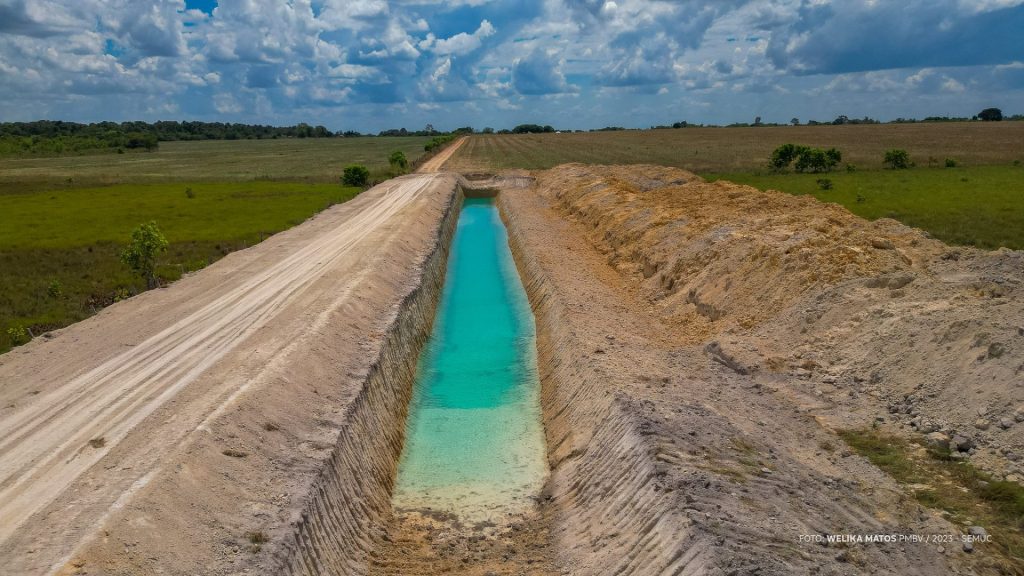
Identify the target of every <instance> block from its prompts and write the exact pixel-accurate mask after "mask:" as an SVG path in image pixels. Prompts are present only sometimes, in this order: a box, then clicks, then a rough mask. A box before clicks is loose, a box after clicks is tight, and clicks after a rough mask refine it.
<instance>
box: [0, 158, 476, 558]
mask: <svg viewBox="0 0 1024 576" xmlns="http://www.w3.org/2000/svg"><path fill="white" fill-rule="evenodd" d="M456 146H457V144H456V145H455V146H452V147H450V148H449V149H448V150H447V151H446V153H448V154H450V151H453V149H454V148H455V147H456ZM446 153H442V154H440V155H438V157H436V158H435V159H434V160H433V162H435V163H436V165H440V163H443V161H444V160H445V159H446V157H447V156H446ZM434 165H435V164H432V166H434ZM442 188H446V189H447V190H448V193H449V194H450V190H451V189H452V188H453V182H452V181H451V179H450V178H446V177H443V176H437V175H412V176H408V177H404V178H399V179H395V180H391V181H388V182H386V183H385V184H382V185H380V186H378V187H376V188H374V189H372V190H370V191H368V192H365V193H363V194H361V195H360V196H359V197H357V198H356V199H354V200H352V201H351V202H348V203H346V204H344V205H340V206H336V207H334V208H331V209H329V210H327V211H325V212H323V213H321V214H320V215H318V216H316V217H314V218H313V219H311V220H310V221H308V222H306V223H305V224H303V225H300V226H298V227H296V228H294V229H292V230H290V231H287V232H284V233H281V234H279V235H277V236H274V237H272V238H270V239H268V240H267V241H266V242H264V243H262V244H260V245H258V246H255V247H253V248H251V249H249V250H246V251H243V252H239V253H235V254H232V255H229V256H228V257H226V258H224V259H223V260H221V261H220V262H218V263H216V264H214V265H213V266H211V267H209V268H207V269H206V270H204V271H202V272H199V273H197V274H194V275H192V276H190V277H188V278H185V279H183V280H182V281H180V282H178V283H176V284H174V285H172V286H171V287H169V288H167V289H164V290H156V291H153V292H149V293H146V294H143V295H141V296H139V297H136V298H132V299H131V300H129V301H125V302H122V303H119V304H115V305H114V306H112V307H110V308H108V309H107V310H105V311H103V312H101V313H100V314H99V315H97V316H96V317H93V318H91V319H89V320H87V321H85V322H82V323H79V324H77V325H75V326H71V327H69V328H67V329H64V330H60V331H57V332H55V333H52V334H50V335H47V336H44V337H42V338H37V339H36V340H35V341H33V342H32V343H30V344H29V345H26V346H23V347H21V348H19V349H18V350H16V351H14V352H12V353H10V354H7V355H4V356H3V357H0V518H2V519H3V521H2V522H0V561H2V562H3V564H4V565H6V566H7V567H8V568H9V569H10V568H12V567H14V566H18V567H19V568H20V569H22V570H25V571H26V572H27V573H39V570H40V569H46V568H58V567H59V566H60V565H61V564H62V562H64V561H65V560H66V559H67V558H68V557H69V556H70V555H71V554H73V553H74V552H75V548H76V545H77V544H78V543H79V542H81V541H82V540H83V539H86V538H88V537H89V536H90V534H93V533H94V532H95V531H96V530H97V528H98V527H99V526H101V525H102V523H103V521H104V519H106V518H107V517H108V516H109V515H110V514H111V513H112V512H115V511H117V510H119V509H121V508H123V507H125V506H126V505H128V504H129V502H131V500H132V498H133V496H134V495H135V494H136V493H138V492H139V491H140V490H142V489H143V488H144V487H145V486H146V485H147V484H148V483H149V482H150V481H151V480H152V479H153V478H154V477H155V476H156V475H158V474H159V473H160V472H161V468H162V467H163V466H165V465H167V466H169V465H170V462H171V460H170V457H169V455H170V454H171V453H172V452H174V451H175V450H176V449H178V448H179V447H181V446H184V445H185V444H186V442H187V441H188V440H189V438H190V437H193V436H195V435H202V434H203V433H204V432H206V433H209V424H210V422H212V421H213V420H215V419H217V418H218V417H219V416H221V415H223V414H224V413H225V412H226V411H228V410H231V409H232V407H233V406H234V405H235V404H237V402H238V401H239V399H240V398H241V397H243V396H244V395H246V394H250V393H254V391H255V390H250V388H253V389H255V388H258V387H259V386H261V385H263V382H262V380H261V379H260V376H261V375H262V372H263V371H264V370H269V369H273V368H274V364H275V362H279V361H280V359H281V358H282V357H285V356H287V355H289V354H294V353H296V350H295V349H294V348H295V344H296V342H297V341H299V340H300V339H302V337H303V335H304V334H305V333H308V332H316V331H317V330H320V329H323V322H318V321H320V320H322V318H321V316H322V315H323V313H325V310H337V309H338V308H339V307H340V306H357V305H358V303H353V302H351V300H352V299H353V294H356V296H358V297H359V298H360V299H361V298H364V297H365V295H360V294H357V292H358V290H357V289H359V288H360V286H361V285H364V284H367V283H372V282H373V281H374V275H375V274H377V275H380V274H383V272H382V271H381V270H380V266H381V263H380V262H379V259H378V258H377V255H378V254H379V253H380V251H382V250H384V248H387V247H389V246H391V245H394V244H401V243H406V244H408V243H410V242H411V241H410V240H409V239H408V237H403V230H407V229H408V228H409V227H410V226H412V225H414V224H415V223H416V222H417V220H416V219H420V220H422V219H423V217H422V216H419V215H417V213H418V212H423V209H424V206H425V205H426V204H428V203H430V202H436V201H437V198H439V197H441V196H443V193H442V192H439V190H440V189H442ZM425 224H426V226H427V227H429V226H430V225H431V224H433V225H435V226H436V222H433V223H430V222H426V223H425ZM271 324H273V325H274V327H273V329H271V328H270V327H269V326H270V325H271ZM298 353H301V350H299V351H298ZM172 408H173V409H172ZM225 453H227V451H225ZM179 466H180V465H179ZM15 570H16V571H17V569H15Z"/></svg>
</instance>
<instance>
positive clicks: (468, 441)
mask: <svg viewBox="0 0 1024 576" xmlns="http://www.w3.org/2000/svg"><path fill="white" fill-rule="evenodd" d="M534 339H535V328H534V320H533V314H532V312H531V310H530V305H529V302H528V301H527V298H526V293H525V291H524V290H523V285H522V282H521V281H520V279H519V274H518V273H517V271H516V267H515V263H514V262H513V260H512V254H511V252H510V250H509V247H508V240H507V234H506V231H505V226H504V224H503V223H502V221H501V218H500V217H499V215H498V210H497V207H496V206H495V204H494V201H493V200H492V199H477V198H468V199H466V201H465V204H464V206H463V208H462V213H461V214H460V216H459V221H458V227H457V229H456V232H455V237H454V239H453V241H452V249H451V255H450V257H449V261H448V269H447V275H446V278H445V286H444V291H443V293H442V296H441V302H440V304H439V307H438V311H437V317H436V319H435V320H434V327H433V332H432V333H431V336H430V339H429V341H428V342H427V344H426V347H425V348H424V349H423V353H422V354H421V356H420V359H419V367H418V373H417V378H416V383H415V388H414V393H413V400H412V404H411V406H410V410H409V420H408V422H407V427H406V440H405V448H404V451H403V453H402V458H401V460H400V462H399V469H398V478H397V484H396V487H395V492H394V500H393V505H394V507H395V508H396V509H418V508H429V509H432V510H438V511H449V512H454V513H456V514H458V515H459V516H461V517H464V518H466V519H470V520H482V519H486V518H489V517H495V516H497V515H500V514H502V513H504V512H507V511H515V510H516V509H521V508H522V507H525V506H528V505H529V503H530V500H529V498H530V496H533V495H535V494H536V493H537V492H538V491H539V490H540V487H541V485H542V484H543V481H544V477H545V474H546V473H547V462H546V459H545V448H544V434H543V429H542V424H541V419H540V400H539V394H540V391H539V388H540V384H539V381H538V377H537V361H536V345H535V341H534Z"/></svg>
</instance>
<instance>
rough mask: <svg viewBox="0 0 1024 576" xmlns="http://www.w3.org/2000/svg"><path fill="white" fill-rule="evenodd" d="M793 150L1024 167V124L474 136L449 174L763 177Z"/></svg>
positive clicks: (870, 160)
mask: <svg viewBox="0 0 1024 576" xmlns="http://www.w3.org/2000/svg"><path fill="white" fill-rule="evenodd" d="M787 142H792V143H794V144H806V145H809V146H817V147H833V146H834V147H836V148H838V149H839V150H841V151H842V153H843V160H844V161H845V162H849V163H853V164H855V165H856V166H857V167H858V168H861V169H875V168H882V154H883V153H884V151H885V150H886V149H889V148H905V149H906V150H908V151H909V152H910V156H911V159H912V160H914V161H915V162H917V164H918V165H919V166H923V165H927V164H928V159H929V158H933V159H935V160H936V161H937V162H940V163H941V162H943V161H944V160H945V159H946V158H955V159H956V160H957V161H958V162H959V163H960V164H961V165H968V166H973V165H982V164H1008V163H1011V162H1013V161H1014V160H1020V161H1021V162H1024V122H989V123H949V124H882V125H859V126H788V127H772V128H681V129H677V130H672V129H668V130H643V131H639V130H629V131H622V132H588V133H581V134H575V133H574V134H517V135H494V136H482V135H477V136H473V137H472V138H470V139H469V142H467V143H466V144H465V145H464V146H463V147H462V148H461V149H460V150H459V151H458V153H457V154H456V155H455V158H453V160H452V162H451V163H449V164H448V167H449V168H452V169H454V170H458V171H474V170H495V169H503V168H525V169H527V170H541V169H547V168H552V167H554V166H557V165H559V164H564V163H567V162H583V163H587V164H645V163H646V164H660V165H663V166H677V167H679V168H685V169H687V170H690V171H692V172H696V173H698V174H704V173H725V172H748V171H756V170H762V169H764V168H765V164H766V163H767V161H768V156H769V154H771V151H772V150H773V149H775V148H776V147H777V146H779V145H780V144H785V143H787Z"/></svg>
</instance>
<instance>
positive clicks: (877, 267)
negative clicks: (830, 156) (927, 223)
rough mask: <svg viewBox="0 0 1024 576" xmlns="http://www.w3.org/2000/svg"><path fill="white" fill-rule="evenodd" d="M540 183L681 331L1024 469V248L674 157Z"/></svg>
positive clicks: (844, 404) (562, 173)
mask: <svg viewBox="0 0 1024 576" xmlns="http://www.w3.org/2000/svg"><path fill="white" fill-rule="evenodd" d="M538 186H539V189H540V191H541V193H542V194H543V195H545V196H547V197H550V198H552V200H553V201H554V202H555V203H556V204H557V206H558V207H559V209H560V210H561V211H563V212H564V213H566V214H568V215H570V216H572V217H573V218H574V219H576V220H578V221H579V222H581V223H582V224H584V225H585V226H586V227H587V228H589V229H590V231H589V234H588V236H589V238H590V239H591V241H592V243H593V244H594V245H595V246H597V247H598V248H599V249H600V250H601V251H602V252H603V253H604V254H605V255H606V257H607V260H608V262H609V263H611V264H612V265H613V266H614V267H615V268H616V269H617V270H618V271H619V272H620V274H622V275H623V276H625V277H627V278H629V280H630V283H631V285H633V286H634V287H635V288H636V290H637V291H638V292H639V293H640V294H642V295H643V297H644V298H645V299H646V300H647V301H649V302H651V303H653V305H655V306H656V307H657V310H658V314H659V316H661V317H663V318H665V319H666V320H670V321H671V322H672V323H673V325H674V329H673V330H672V334H673V336H676V337H678V338H680V340H681V341H683V342H691V343H696V342H703V341H706V340H709V339H711V338H712V337H720V338H721V339H723V342H722V343H721V345H722V346H725V347H726V348H731V349H732V355H733V356H735V357H737V358H738V359H740V360H739V361H740V362H741V363H742V362H745V363H746V364H747V368H748V369H750V370H752V371H755V370H758V369H761V370H760V371H761V372H762V373H765V374H777V375H780V376H781V377H782V379H783V380H784V382H785V383H789V382H790V381H793V380H795V381H796V385H795V386H794V387H793V388H794V389H795V390H800V389H804V388H808V386H809V387H810V389H811V392H812V395H813V396H817V397H818V398H817V400H818V401H826V402H828V403H830V404H835V405H836V406H835V409H833V410H830V411H829V413H830V414H832V415H833V416H835V417H836V418H839V416H840V415H842V414H845V413H847V412H849V411H850V410H851V409H862V410H855V412H857V413H861V414H863V415H864V417H865V418H867V416H870V417H872V418H873V417H875V416H878V415H881V414H882V413H884V415H885V416H887V417H890V418H893V417H892V416H889V412H890V410H889V408H890V406H891V407H893V409H894V410H895V411H896V412H899V413H903V412H905V413H906V415H907V418H905V419H904V420H906V421H907V423H909V421H910V420H911V419H912V418H913V419H916V420H915V427H917V428H919V429H920V430H922V431H924V432H931V431H934V430H942V431H944V432H946V433H947V434H949V435H954V434H957V433H959V434H963V435H969V436H971V437H973V438H976V440H977V442H978V443H979V444H981V445H982V447H980V448H979V449H978V451H977V453H976V454H974V458H975V459H976V460H977V461H979V462H981V463H982V464H983V465H984V466H986V467H988V468H990V469H993V470H994V471H996V472H1001V473H1009V474H1013V475H1015V477H1017V476H1021V475H1022V474H1024V469H1022V468H1021V467H1020V465H1019V464H1018V463H1017V457H1018V452H1020V451H1021V449H1022V448H1024V444H1022V442H1024V426H1015V425H1014V424H1015V413H1016V412H1017V410H1018V408H1020V407H1022V406H1024V388H1022V387H1021V385H1022V384H1024V294H1022V291H1021V285H1022V282H1024V252H1015V251H1010V250H1005V249H1004V250H998V251H994V252H985V251H980V250H975V249H969V248H956V249H953V248H950V247H949V246H947V245H945V244H943V243H941V242H939V241H936V240H933V239H930V238H929V237H928V236H927V234H926V233H923V232H921V231H920V230H916V229H913V228H909V227H907V226H904V225H902V224H900V223H898V222H896V221H894V220H888V219H882V220H878V221H875V222H868V221H866V220H863V219H861V218H859V217H857V216H854V215H853V214H851V213H849V212H848V211H847V210H846V209H844V208H842V207H840V206H838V205H835V204H824V203H821V202H819V201H817V200H815V199H813V198H810V197H795V196H790V195H787V194H782V193H777V192H771V191H769V192H762V191H759V190H756V189H754V188H751V187H746V186H737V185H734V184H730V183H727V182H716V183H707V182H704V181H703V180H702V179H700V178H699V177H697V176H694V175H693V174H690V173H687V172H684V171H681V170H675V169H669V168H660V167H653V166H637V167H626V168H604V167H582V166H577V165H570V166H567V167H564V168H561V169H556V170H553V171H551V172H548V173H546V174H545V175H543V176H542V177H541V178H540V181H539V183H538ZM726 340H733V341H735V342H734V343H730V342H727V341H726ZM804 384H806V385H804ZM814 389H817V390H818V392H821V393H820V394H813V392H814ZM908 397H909V400H908ZM867 421H870V420H867V419H861V420H859V421H858V420H848V421H846V422H844V424H846V425H851V426H852V425H855V424H857V423H864V422H867ZM918 423H919V424H920V426H917V424H918ZM975 424H977V426H975ZM1000 424H1002V425H1000ZM1006 455H1009V458H1004V457H1003V456H1006ZM1020 456H1024V453H1022V454H1020Z"/></svg>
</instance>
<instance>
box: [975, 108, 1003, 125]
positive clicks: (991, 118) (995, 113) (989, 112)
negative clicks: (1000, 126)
mask: <svg viewBox="0 0 1024 576" xmlns="http://www.w3.org/2000/svg"><path fill="white" fill-rule="evenodd" d="M978 118H980V119H982V120H984V121H985V122H999V121H1000V120H1002V119H1003V111H1002V110H1000V109H999V108H985V109H984V110H982V111H981V112H978Z"/></svg>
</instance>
